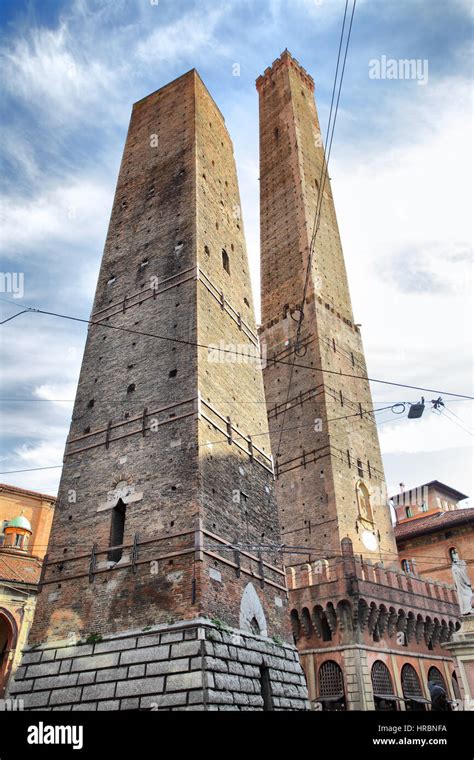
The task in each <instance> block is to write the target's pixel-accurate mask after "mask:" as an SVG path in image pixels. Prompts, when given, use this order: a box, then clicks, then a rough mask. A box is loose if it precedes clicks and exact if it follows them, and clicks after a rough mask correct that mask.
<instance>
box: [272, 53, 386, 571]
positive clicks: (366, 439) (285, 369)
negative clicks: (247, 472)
mask: <svg viewBox="0 0 474 760" xmlns="http://www.w3.org/2000/svg"><path fill="white" fill-rule="evenodd" d="M257 89H258V92H259V99H260V186H261V248H262V268H261V290H262V328H261V332H260V335H261V340H262V341H264V342H265V344H266V348H267V353H268V357H269V361H268V364H267V367H266V368H265V370H264V382H265V393H266V397H267V407H268V412H269V423H270V430H271V441H272V450H273V454H274V457H276V465H277V476H278V479H277V499H278V503H279V509H280V518H281V524H282V534H283V537H284V539H285V541H286V542H287V543H289V544H291V545H293V546H303V547H306V546H307V547H308V549H309V550H310V551H311V554H312V556H313V557H316V556H318V555H321V554H323V556H330V555H331V553H334V552H337V551H338V550H339V545H340V541H341V539H342V538H344V537H346V536H348V537H350V538H351V539H352V541H353V542H354V547H355V549H356V551H357V552H360V553H364V554H371V555H372V556H376V554H379V556H380V557H383V559H384V560H385V561H386V562H392V563H394V562H396V546H395V540H394V536H393V529H392V525H391V520H390V513H389V508H388V506H387V498H386V493H385V480H384V472H383V464H382V459H381V454H380V447H379V442H378V436H377V430H376V426H375V420H374V417H373V415H372V414H368V413H367V412H368V410H371V408H372V400H371V395H370V389H369V385H368V382H367V381H366V380H365V379H362V380H360V379H354V378H351V377H348V376H347V375H360V376H362V378H366V376H367V369H366V365H365V359H364V351H363V346H362V340H361V336H360V331H359V328H358V327H357V326H356V325H355V324H354V318H353V316H352V307H351V302H350V296H349V288H348V282H347V275H346V270H345V265H344V256H343V252H342V247H341V241H340V238H339V232H338V226H337V219H336V214H335V207H334V201H333V197H332V191H331V186H330V181H329V180H327V181H326V184H325V186H324V188H323V182H322V180H321V172H322V168H323V162H324V153H323V149H322V147H321V138H320V129H319V122H318V117H317V113H316V107H315V103H314V92H313V91H314V83H313V81H312V79H311V77H309V76H308V74H307V73H306V72H305V71H304V69H302V67H301V66H300V65H299V64H298V63H297V62H296V61H295V60H294V59H293V58H292V57H291V56H290V54H289V53H287V52H285V53H283V54H282V56H281V57H280V59H278V60H277V61H275V63H274V64H273V65H272V67H271V68H269V69H267V70H266V71H265V73H264V75H263V76H262V77H260V78H259V79H258V80H257ZM321 194H322V201H321V204H322V205H321V215H320V224H319V229H318V234H317V237H316V246H315V251H314V256H313V259H312V266H311V271H310V276H309V281H308V288H307V294H306V303H305V305H304V320H303V322H302V329H301V335H300V346H298V347H297V349H298V350H297V353H296V354H295V340H296V334H297V325H298V320H299V316H300V307H301V300H302V297H303V287H304V279H305V272H306V267H307V261H308V256H309V249H310V242H311V237H312V232H313V226H314V219H315V211H316V207H317V202H318V198H319V197H320V196H321ZM273 357H276V358H277V359H279V360H280V363H273V362H272V361H271V359H272V358H273ZM293 362H296V364H302V365H306V366H307V367H309V369H308V368H302V367H298V366H295V367H294V369H293V371H292V368H291V365H292V363H293ZM311 367H314V370H312V369H311ZM321 369H322V370H324V371H321ZM290 377H291V390H290V393H289V397H288V387H289V383H290ZM287 402H288V403H287ZM285 407H286V410H285ZM340 418H343V419H340ZM282 431H283V432H282ZM361 480H362V481H363V483H364V484H365V487H366V488H367V491H368V494H369V500H370V507H369V509H368V514H364V513H363V511H362V510H361V508H360V504H359V500H358V498H357V494H356V486H357V483H358V482H359V481H361ZM364 534H372V538H371V537H370V535H369V536H367V535H366V539H367V540H369V541H371V542H372V543H371V544H370V545H369V544H367V541H366V542H364V541H363V536H364ZM375 545H376V547H377V551H374V548H373V547H374V546H375ZM370 546H372V548H370ZM312 547H313V548H312ZM289 561H290V563H291V561H292V558H291V557H290V559H289Z"/></svg>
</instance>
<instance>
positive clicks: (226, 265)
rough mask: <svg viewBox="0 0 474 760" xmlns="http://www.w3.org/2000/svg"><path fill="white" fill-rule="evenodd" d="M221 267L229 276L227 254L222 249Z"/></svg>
mask: <svg viewBox="0 0 474 760" xmlns="http://www.w3.org/2000/svg"><path fill="white" fill-rule="evenodd" d="M222 266H223V267H224V269H225V271H226V272H227V274H230V261H229V254H228V253H227V251H226V250H225V248H223V249H222Z"/></svg>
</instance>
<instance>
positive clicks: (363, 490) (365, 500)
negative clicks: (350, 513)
mask: <svg viewBox="0 0 474 760" xmlns="http://www.w3.org/2000/svg"><path fill="white" fill-rule="evenodd" d="M356 496H357V506H358V508H359V520H360V521H361V522H362V523H363V524H365V523H370V527H372V524H373V522H374V516H373V513H372V506H371V504H370V496H369V492H368V490H367V486H366V485H365V484H364V483H363V482H362V480H358V481H357V484H356Z"/></svg>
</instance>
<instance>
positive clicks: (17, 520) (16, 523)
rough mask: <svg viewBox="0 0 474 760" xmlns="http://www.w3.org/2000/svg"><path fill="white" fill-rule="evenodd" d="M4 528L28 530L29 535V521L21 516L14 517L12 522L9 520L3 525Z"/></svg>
mask: <svg viewBox="0 0 474 760" xmlns="http://www.w3.org/2000/svg"><path fill="white" fill-rule="evenodd" d="M5 528H23V529H24V530H29V531H30V533H31V524H30V521H29V520H27V519H26V517H24V516H23V515H18V517H14V518H13V520H10V522H9V523H7V525H5Z"/></svg>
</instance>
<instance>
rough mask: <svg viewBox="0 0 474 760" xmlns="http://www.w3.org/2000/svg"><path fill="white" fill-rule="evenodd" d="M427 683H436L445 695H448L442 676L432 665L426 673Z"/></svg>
mask: <svg viewBox="0 0 474 760" xmlns="http://www.w3.org/2000/svg"><path fill="white" fill-rule="evenodd" d="M429 681H433V683H436V684H437V685H438V686H442V687H443V689H444V690H445V692H446V694H447V693H448V690H447V688H446V681H445V680H444V678H443V674H442V673H441V671H439V670H438V668H435V666H434V665H432V667H431V668H430V669H429V671H428V682H429Z"/></svg>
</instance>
